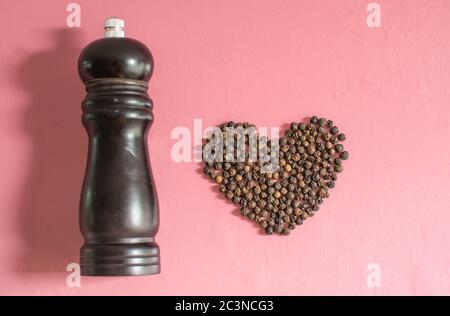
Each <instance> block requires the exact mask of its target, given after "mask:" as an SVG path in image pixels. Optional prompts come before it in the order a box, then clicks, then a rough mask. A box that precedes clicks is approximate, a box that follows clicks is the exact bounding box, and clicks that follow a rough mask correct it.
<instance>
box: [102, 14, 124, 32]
mask: <svg viewBox="0 0 450 316" xmlns="http://www.w3.org/2000/svg"><path fill="white" fill-rule="evenodd" d="M124 27H125V21H124V20H122V19H119V18H114V17H111V18H107V19H106V20H105V37H125V31H124V30H123V28H124Z"/></svg>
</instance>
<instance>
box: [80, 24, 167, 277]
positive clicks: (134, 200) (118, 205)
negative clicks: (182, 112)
mask: <svg viewBox="0 0 450 316" xmlns="http://www.w3.org/2000/svg"><path fill="white" fill-rule="evenodd" d="M123 26H124V23H123V21H122V20H120V19H117V18H110V19H107V20H106V21H105V38H102V39H98V40H96V41H94V42H92V43H91V44H89V45H87V46H86V47H85V48H84V49H83V51H82V52H81V54H80V58H79V60H78V72H79V75H80V78H81V80H82V81H83V83H84V84H85V86H86V91H87V95H86V98H85V99H84V101H83V103H82V109H83V116H82V122H83V125H84V126H85V128H86V131H87V133H88V136H89V151H88V160H87V167H86V173H85V178H84V182H83V187H82V192H81V200H80V229H81V232H82V235H83V237H84V239H85V243H84V245H83V247H82V248H81V254H80V265H81V273H82V275H105V276H115V275H145V274H154V273H159V272H160V259H159V247H158V245H157V244H156V242H155V236H156V233H157V231H158V227H159V207H158V198H157V194H156V189H155V186H154V180H153V175H152V171H151V167H150V160H149V156H148V151H147V132H148V129H149V127H150V126H151V123H152V122H153V113H152V108H153V104H152V101H151V99H150V98H149V97H148V94H147V86H148V84H147V82H148V81H149V80H150V77H151V75H152V73H153V57H152V55H151V53H150V51H149V49H148V48H147V47H146V46H145V45H144V44H142V43H141V42H139V41H137V40H134V39H131V38H126V37H124V31H123Z"/></svg>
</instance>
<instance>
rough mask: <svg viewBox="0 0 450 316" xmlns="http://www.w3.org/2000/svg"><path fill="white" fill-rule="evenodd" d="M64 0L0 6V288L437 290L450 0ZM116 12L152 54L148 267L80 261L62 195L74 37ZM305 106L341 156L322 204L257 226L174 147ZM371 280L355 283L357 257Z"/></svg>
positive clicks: (79, 151) (67, 175)
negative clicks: (290, 226) (79, 272)
mask: <svg viewBox="0 0 450 316" xmlns="http://www.w3.org/2000/svg"><path fill="white" fill-rule="evenodd" d="M77 2H78V3H79V4H80V5H81V10H82V12H81V14H82V15H81V28H68V27H67V26H66V16H67V14H68V13H67V12H66V5H67V4H68V3H69V1H47V0H46V1H23V0H22V1H17V0H16V1H2V2H1V4H0V30H1V33H2V35H1V41H0V57H1V61H0V87H1V91H0V92H1V93H0V144H1V148H2V149H1V155H0V175H1V176H0V201H1V203H0V219H1V220H0V242H1V247H0V294H31V295H49V294H65V295H78V294H84V295H95V294H103V295H105V294H113V295H116V294H125V295H128V294H138V295H148V294H150V295H153V294H160V295H167V294H174V295H213V294H236V295H238V294H242V295H247V294H248V295H251V294H259V295H263V294H277V295H294V294H300V295H301V294H320V295H324V294H357V295H359V294H362V295H370V294H374V295H382V294H389V295H391V294H402V295H403V294H447V295H449V294H450V285H449V263H450V251H449V250H450V249H449V242H450V238H449V237H450V235H449V224H450V215H449V209H450V201H449V196H450V194H449V188H450V185H449V184H450V183H449V179H450V163H449V159H450V158H449V155H450V146H449V142H450V125H449V124H450V114H449V113H450V111H449V106H450V88H449V87H450V45H449V39H450V1H448V0H433V1H429V0H417V1H413V0H410V1H377V2H378V3H379V4H380V5H381V9H382V25H381V28H378V29H371V28H369V27H367V25H366V17H367V14H368V13H367V12H366V6H367V4H369V3H370V2H371V1H361V0H346V1H335V0H327V1H318V0H314V1H313V0H311V1H286V0H283V1H275V0H272V1H261V0H258V1H256V0H255V1H248V0H246V1H244V0H241V1H237V0H233V1H229V0H227V1H225V0H223V1H206V0H205V1H194V0H191V1H166V0H164V1H163V0H161V1H128V2H127V1H111V0H108V1H99V0H98V1H77ZM111 15H119V16H120V17H122V18H124V19H125V20H126V32H127V35H128V36H130V37H134V38H137V39H139V40H141V41H142V42H144V43H146V44H147V45H148V46H149V47H150V49H151V50H152V52H153V55H154V58H155V61H156V68H155V74H154V76H153V78H152V80H151V87H150V94H151V96H152V98H153V100H154V103H155V117H156V121H155V124H154V125H153V127H152V129H151V132H150V153H151V159H152V166H153V169H154V173H155V177H156V182H157V188H158V191H159V198H160V206H161V228H160V232H159V234H158V238H157V240H158V242H159V244H160V246H161V250H162V273H161V274H160V275H157V276H149V277H134V278H133V277H122V278H94V277H90V278H87V277H84V278H82V280H81V287H80V288H69V287H67V285H66V277H67V275H68V273H67V272H65V268H66V265H67V264H68V263H70V262H77V261H78V250H79V247H80V245H81V242H82V240H81V236H80V234H79V231H78V213H77V212H78V199H79V191H80V187H81V181H82V176H83V172H84V164H85V159H86V148H87V139H86V135H85V132H84V130H83V128H82V126H81V123H80V114H81V110H80V102H81V100H82V98H83V95H84V90H83V86H82V84H81V82H80V81H79V79H78V75H77V72H76V68H75V66H76V60H77V56H78V54H79V52H80V49H81V48H82V47H83V46H85V45H86V44H87V43H88V42H90V41H92V40H94V39H96V38H98V37H101V36H102V23H103V20H104V18H105V17H108V16H111ZM312 114H317V115H319V116H326V117H329V118H331V119H333V120H334V121H335V122H336V123H337V125H338V126H339V127H340V128H341V130H342V131H344V132H345V133H346V134H347V136H348V140H347V141H346V142H345V146H346V148H348V150H349V151H350V155H351V156H350V160H349V161H347V163H346V164H345V171H344V173H343V174H342V176H341V177H340V178H339V180H338V182H337V187H336V188H335V189H334V190H333V191H332V193H331V197H330V198H329V199H328V200H326V201H325V203H324V205H323V206H322V208H321V210H320V212H319V213H318V214H317V215H316V216H315V217H314V218H312V219H310V220H308V221H306V222H305V224H304V225H303V226H302V227H301V228H300V229H297V230H295V231H294V233H293V234H291V235H290V236H289V237H287V238H283V237H277V236H272V237H269V236H264V235H262V234H260V233H259V232H258V230H257V229H256V227H255V226H253V225H252V224H251V223H250V222H249V221H246V220H244V219H243V218H241V217H240V216H238V215H237V214H238V211H237V209H236V208H235V207H234V206H233V205H232V204H230V203H226V202H224V200H222V199H220V198H218V195H217V194H215V193H214V192H216V188H215V187H214V185H213V184H212V183H210V182H209V181H207V180H206V179H205V178H204V177H203V176H202V175H201V174H200V173H199V168H200V164H199V163H194V162H193V163H179V164H177V163H175V162H173V161H172V160H171V156H170V151H171V148H172V146H173V144H174V143H175V141H174V140H172V139H171V138H170V134H171V131H172V129H173V128H175V127H177V126H186V127H189V128H190V129H191V130H193V120H194V118H202V119H203V126H204V127H206V126H211V125H216V124H219V123H221V122H222V121H225V120H229V119H233V120H235V121H244V120H247V121H251V122H253V123H255V124H257V125H259V126H283V125H284V124H285V123H288V122H290V121H291V120H297V121H299V120H302V119H303V118H304V117H307V116H310V115H312ZM370 263H378V264H379V265H380V267H381V287H380V288H369V287H368V286H367V282H366V279H367V276H368V272H367V270H366V269H367V266H368V265H369V264H370Z"/></svg>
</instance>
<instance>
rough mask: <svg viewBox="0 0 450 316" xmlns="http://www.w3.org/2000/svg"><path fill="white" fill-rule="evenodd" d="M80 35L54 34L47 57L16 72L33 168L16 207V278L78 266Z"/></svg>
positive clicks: (82, 143) (82, 148)
mask: <svg viewBox="0 0 450 316" xmlns="http://www.w3.org/2000/svg"><path fill="white" fill-rule="evenodd" d="M77 34H78V32H77V31H75V30H71V29H67V28H66V29H61V30H56V31H55V32H54V34H53V33H52V34H50V35H51V37H52V41H53V42H54V44H52V45H53V46H52V47H50V48H49V49H48V50H47V51H42V52H39V53H36V54H33V55H30V56H29V57H28V58H27V59H25V60H24V62H23V63H22V65H21V67H20V69H19V70H18V76H19V77H18V80H19V83H20V85H21V86H22V87H23V89H24V90H26V91H27V92H28V93H29V101H28V102H29V103H28V104H27V106H26V108H25V109H26V110H25V113H24V121H23V124H24V130H25V133H26V135H28V137H29V139H30V142H31V144H32V145H31V146H32V153H31V157H32V160H31V164H30V166H29V169H28V177H27V180H26V183H25V186H24V188H23V194H22V197H21V205H20V210H19V211H20V214H19V216H20V223H19V225H20V227H19V228H20V230H21V235H22V237H23V239H24V245H25V249H24V250H25V251H24V253H23V254H22V255H21V256H20V258H18V259H17V261H18V262H17V269H18V270H19V272H57V271H65V268H66V266H67V264H68V263H70V262H78V251H79V248H80V246H81V242H82V239H81V235H80V233H79V228H78V203H79V196H80V188H81V183H82V178H83V172H84V164H85V159H86V148H87V141H86V136H85V134H84V130H83V127H82V125H81V121H80V118H81V106H80V103H81V101H82V98H83V89H82V85H81V83H80V80H79V78H78V73H77V67H76V64H77V59H78V55H79V52H80V48H79V46H78V45H77V36H78V35H77Z"/></svg>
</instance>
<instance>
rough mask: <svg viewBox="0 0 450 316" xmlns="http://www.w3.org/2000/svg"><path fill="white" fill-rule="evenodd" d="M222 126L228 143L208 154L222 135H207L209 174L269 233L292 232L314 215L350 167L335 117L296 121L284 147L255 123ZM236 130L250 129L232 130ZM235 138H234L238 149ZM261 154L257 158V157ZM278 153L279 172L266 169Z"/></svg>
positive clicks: (287, 132) (206, 167)
mask: <svg viewBox="0 0 450 316" xmlns="http://www.w3.org/2000/svg"><path fill="white" fill-rule="evenodd" d="M219 128H220V131H219V136H222V139H223V140H225V142H224V144H221V145H220V146H219V147H215V148H218V149H219V150H217V152H216V150H212V151H211V152H210V153H209V154H207V152H206V151H205V149H206V148H208V146H209V147H213V145H217V144H216V142H217V137H218V136H217V135H214V134H213V135H212V136H211V137H210V138H208V139H206V142H205V144H204V145H203V148H204V151H203V158H204V167H203V172H204V173H205V174H206V175H207V176H208V178H209V179H211V180H212V181H213V182H215V183H216V184H217V186H218V189H219V191H220V192H222V193H223V194H224V195H225V197H226V198H227V199H229V200H231V201H232V202H233V203H235V204H237V205H239V206H240V213H241V214H242V216H245V217H246V218H248V219H250V220H251V221H255V222H256V223H257V224H258V226H259V227H260V228H261V229H263V230H264V231H265V233H266V234H268V235H272V234H273V233H274V232H275V233H277V234H279V235H283V236H287V235H289V234H290V232H291V231H292V230H294V229H295V228H296V227H297V226H300V225H302V224H303V221H304V220H306V219H307V218H309V217H312V216H313V215H314V213H316V212H317V211H318V210H319V206H320V205H321V204H322V203H323V200H324V199H325V198H328V197H329V196H330V192H329V191H330V189H333V188H334V187H335V185H336V181H337V174H338V173H340V172H342V171H343V170H344V169H343V165H342V164H343V161H344V160H347V159H348V158H349V153H348V151H345V150H344V146H343V145H342V144H341V142H342V141H344V140H345V139H346V138H347V137H346V135H345V134H344V133H340V131H339V128H338V127H337V126H336V125H334V123H333V121H331V120H328V119H325V118H318V117H317V116H312V117H311V118H310V119H309V120H308V121H305V122H293V123H291V124H290V127H289V128H288V129H286V130H285V131H284V135H283V136H282V137H281V138H279V139H278V144H279V146H278V147H277V146H273V145H274V144H275V143H277V142H275V141H274V140H268V139H267V137H265V136H259V135H258V133H256V132H255V131H256V126H255V125H253V124H249V123H235V122H232V121H230V122H226V123H224V124H222V125H220V126H219ZM230 130H231V131H232V132H233V131H245V132H244V133H239V132H238V133H234V132H233V133H231V134H230ZM249 131H253V132H254V133H253V134H252V133H251V132H249ZM242 137H243V139H242ZM252 137H254V138H252ZM230 139H233V140H234V141H233V142H231V147H232V148H231V149H232V150H229V148H228V145H229V142H228V140H230ZM255 139H256V141H254V140H255ZM236 140H237V141H236ZM239 140H241V142H240V141H239ZM242 145H243V147H242ZM239 146H241V147H239ZM252 146H253V147H256V149H255V148H253V147H252ZM222 149H223V150H222ZM278 149H279V150H278ZM261 150H262V152H263V153H264V154H261ZM255 152H257V155H256V157H255V156H252V153H253V154H254V153H255ZM211 154H213V156H214V159H213V160H211V157H210V156H211ZM273 155H275V156H277V158H278V159H277V161H278V164H277V165H276V166H275V167H276V170H275V171H274V170H270V171H266V170H264V166H265V165H267V160H268V157H272V156H273ZM206 158H208V159H206Z"/></svg>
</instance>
